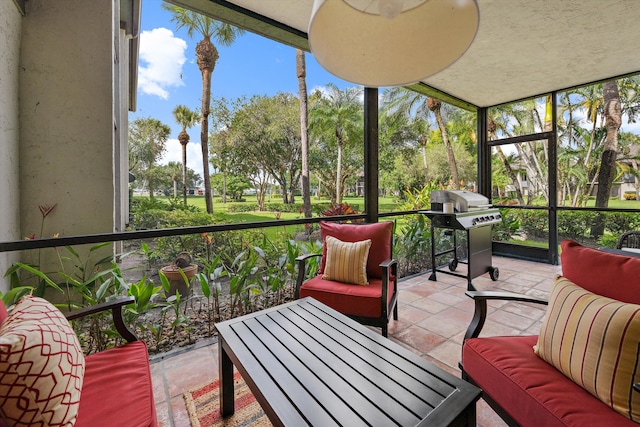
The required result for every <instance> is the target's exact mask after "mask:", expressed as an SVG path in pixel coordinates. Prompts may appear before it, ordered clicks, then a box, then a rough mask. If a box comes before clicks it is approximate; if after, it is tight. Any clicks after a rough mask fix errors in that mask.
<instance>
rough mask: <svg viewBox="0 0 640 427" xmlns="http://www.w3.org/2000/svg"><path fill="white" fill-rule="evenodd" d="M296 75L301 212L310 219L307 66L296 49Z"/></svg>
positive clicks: (299, 51)
mask: <svg viewBox="0 0 640 427" xmlns="http://www.w3.org/2000/svg"><path fill="white" fill-rule="evenodd" d="M296 74H297V76H298V93H299V96H300V145H301V154H300V157H301V160H302V210H303V211H304V216H305V218H311V187H310V184H309V107H308V105H309V104H308V99H307V81H306V76H307V66H306V62H305V55H304V51H302V50H300V49H296Z"/></svg>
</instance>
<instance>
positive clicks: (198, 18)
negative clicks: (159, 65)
mask: <svg viewBox="0 0 640 427" xmlns="http://www.w3.org/2000/svg"><path fill="white" fill-rule="evenodd" d="M162 7H163V8H164V9H166V10H168V11H170V12H171V13H172V15H173V17H172V18H171V20H172V21H173V22H174V23H175V24H176V28H177V29H178V30H179V29H182V28H185V29H186V30H187V35H188V36H189V37H190V38H193V36H194V35H195V34H198V35H199V36H201V37H202V40H200V41H199V42H198V44H196V62H197V63H198V68H199V69H200V73H201V74H202V108H201V113H202V115H201V130H200V145H201V147H202V173H203V179H204V195H205V203H206V205H207V212H208V213H213V199H212V194H211V178H210V172H209V113H210V105H211V101H210V100H211V76H212V74H213V70H214V69H215V67H216V62H217V61H218V58H219V54H218V49H217V48H216V46H215V45H214V44H213V42H212V41H211V39H214V40H215V41H216V43H218V44H219V45H222V46H231V45H232V44H233V42H234V41H235V40H236V38H237V37H238V36H240V35H242V34H244V30H241V29H239V28H236V27H234V26H232V25H230V24H227V23H224V22H220V21H216V20H215V19H212V18H209V17H208V16H205V15H201V14H199V13H196V12H193V11H190V10H187V9H184V8H182V7H179V6H175V5H171V4H168V3H163V4H162Z"/></svg>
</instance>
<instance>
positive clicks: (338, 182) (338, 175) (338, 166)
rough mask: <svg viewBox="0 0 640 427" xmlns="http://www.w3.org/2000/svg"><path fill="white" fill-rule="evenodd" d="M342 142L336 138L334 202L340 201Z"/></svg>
mask: <svg viewBox="0 0 640 427" xmlns="http://www.w3.org/2000/svg"><path fill="white" fill-rule="evenodd" d="M341 176H342V143H341V142H340V140H338V159H337V160H336V203H342V185H341V183H342V180H341Z"/></svg>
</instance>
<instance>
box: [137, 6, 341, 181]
mask: <svg viewBox="0 0 640 427" xmlns="http://www.w3.org/2000/svg"><path fill="white" fill-rule="evenodd" d="M161 5H162V1H161V0H147V1H145V2H143V4H142V23H141V26H142V29H141V30H142V31H141V34H140V60H139V68H138V70H139V72H138V80H139V81H138V104H137V111H136V112H134V113H130V116H129V120H130V121H131V120H134V119H136V118H140V117H152V118H155V119H158V120H160V121H161V122H163V123H164V124H166V125H169V126H170V127H171V130H172V131H171V136H170V140H169V141H168V143H167V152H166V153H165V155H164V157H163V159H162V161H161V163H167V162H169V161H177V162H181V161H182V155H181V149H180V144H179V143H178V140H177V136H178V133H179V132H180V130H181V129H180V127H179V125H178V124H177V123H176V122H175V120H174V118H173V115H172V113H171V112H172V111H173V109H174V108H175V107H176V106H177V105H179V104H184V105H186V106H187V107H189V108H191V109H195V108H199V107H200V105H201V90H202V78H201V74H200V70H199V69H198V66H197V64H196V61H195V45H196V43H197V42H198V41H200V37H196V38H194V39H190V38H189V37H188V36H187V34H186V31H185V30H180V31H177V30H176V27H175V24H174V23H173V22H171V14H170V13H169V12H167V11H165V10H163V9H162V7H161ZM214 43H215V41H214ZM216 47H217V48H218V52H219V55H220V58H219V59H218V62H217V64H216V68H215V70H214V72H213V78H212V81H211V93H212V96H214V97H216V98H219V97H225V98H227V99H235V98H238V97H241V96H243V95H246V96H251V95H254V94H258V95H269V96H271V95H274V94H276V93H278V92H290V93H293V94H296V95H297V93H298V80H297V77H296V54H295V49H294V48H292V47H290V46H287V45H283V44H280V43H277V42H274V41H271V40H269V39H266V38H264V37H261V36H258V35H256V34H253V33H250V32H245V34H244V35H243V36H241V37H240V38H238V39H237V40H236V42H235V43H234V44H233V45H232V46H231V47H222V46H217V45H216ZM306 62H307V90H308V92H309V93H311V92H312V91H313V90H314V89H315V88H318V87H323V86H326V84H327V83H329V82H332V83H334V84H336V85H337V86H338V87H340V88H344V87H347V86H353V85H352V84H350V83H347V82H344V81H343V80H340V79H338V78H336V77H334V76H333V75H332V74H330V73H329V72H327V71H325V70H324V69H323V68H322V67H321V66H320V65H318V63H317V62H316V61H315V59H314V58H313V56H312V55H311V54H308V53H307V54H306ZM188 133H189V135H190V136H191V142H190V143H189V144H188V146H187V164H188V166H189V167H190V168H191V169H193V170H195V171H196V172H198V173H200V174H201V175H202V160H201V159H202V155H201V151H200V130H199V125H197V126H196V127H193V128H191V129H189V130H188Z"/></svg>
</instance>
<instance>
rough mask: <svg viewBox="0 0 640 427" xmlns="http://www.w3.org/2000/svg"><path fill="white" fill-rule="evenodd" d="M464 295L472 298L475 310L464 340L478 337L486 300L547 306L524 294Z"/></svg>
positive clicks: (489, 292) (539, 300)
mask: <svg viewBox="0 0 640 427" xmlns="http://www.w3.org/2000/svg"><path fill="white" fill-rule="evenodd" d="M465 294H466V295H467V296H468V297H470V298H472V299H473V300H474V302H475V310H474V312H473V318H472V319H471V323H470V324H469V327H468V328H467V332H466V333H465V334H464V340H465V341H466V340H468V339H469V338H476V337H478V335H480V332H481V331H482V327H483V326H484V322H485V320H486V318H487V301H488V300H501V301H517V302H529V303H534V304H543V305H547V304H549V302H548V301H547V300H546V299H543V298H538V297H532V296H529V295H524V294H516V293H512V292H496V291H467V292H465Z"/></svg>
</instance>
